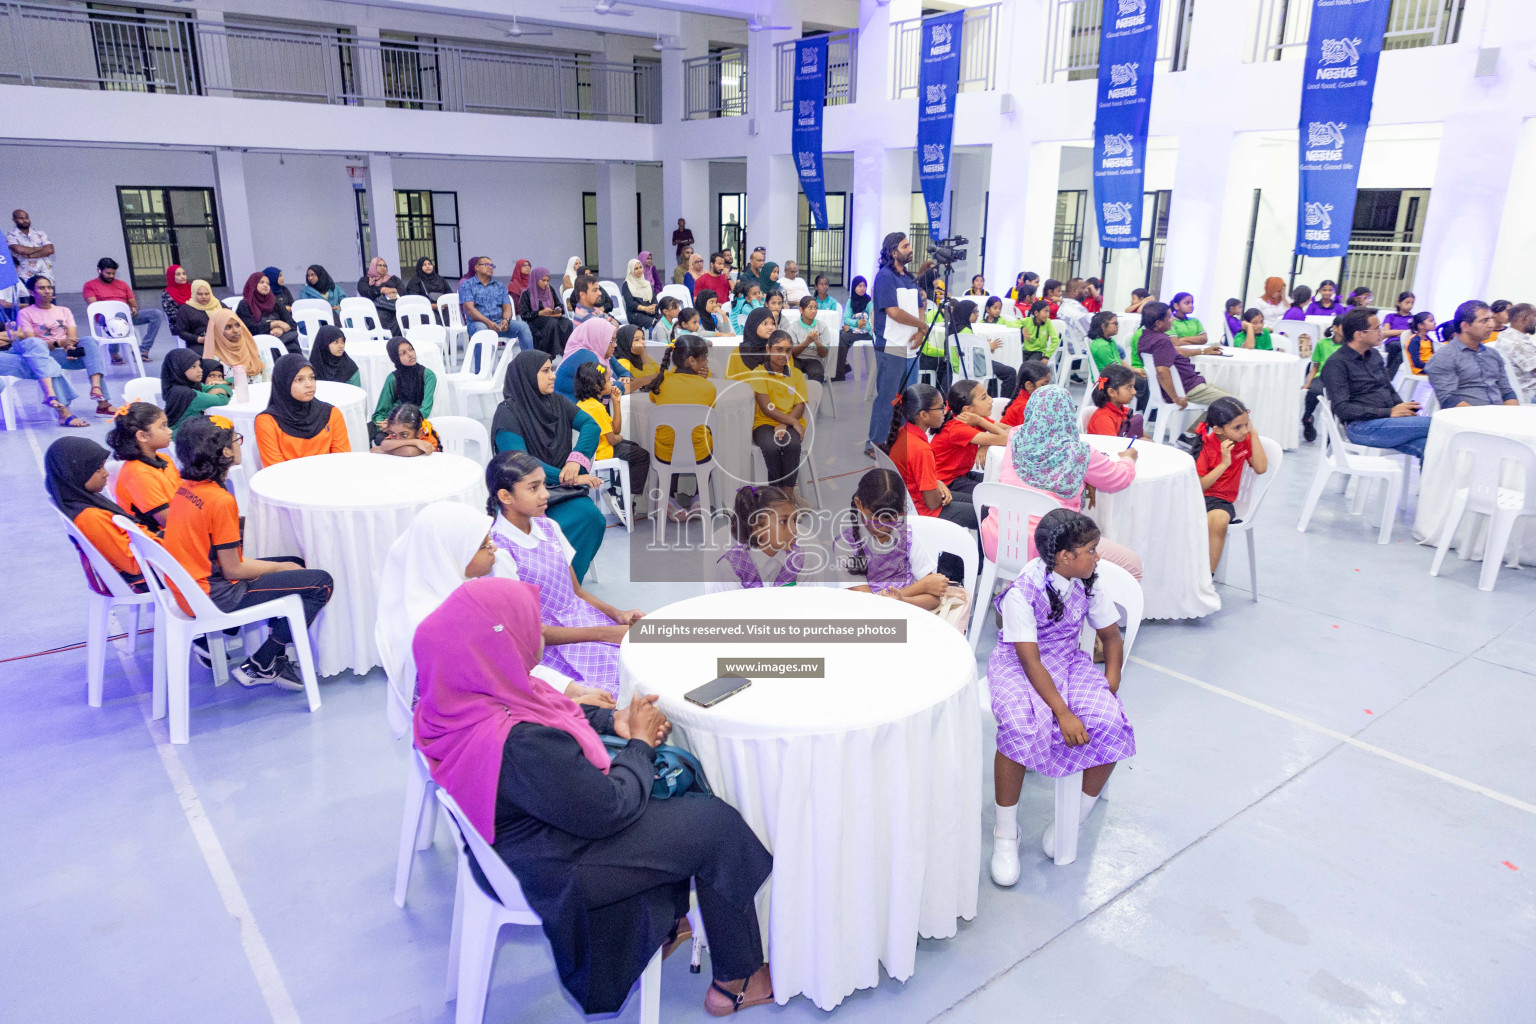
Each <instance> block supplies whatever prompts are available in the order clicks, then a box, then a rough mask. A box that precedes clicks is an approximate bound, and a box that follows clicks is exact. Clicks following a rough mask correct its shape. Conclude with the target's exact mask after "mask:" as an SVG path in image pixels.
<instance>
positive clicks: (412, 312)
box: [395, 295, 437, 334]
mask: <svg viewBox="0 0 1536 1024" xmlns="http://www.w3.org/2000/svg"><path fill="white" fill-rule="evenodd" d="M395 324H396V325H397V326H398V327H399V328H400V333H402V334H404V333H405V332H406V331H408V330H410V329H411V328H412V327H420V326H422V325H423V324H431V325H433V326H436V325H437V317H436V315H435V314H433V312H432V300H431V299H429V298H427V297H426V296H425V295H402V296H400V298H398V299H396V300H395Z"/></svg>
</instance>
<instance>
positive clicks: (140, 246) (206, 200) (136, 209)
mask: <svg viewBox="0 0 1536 1024" xmlns="http://www.w3.org/2000/svg"><path fill="white" fill-rule="evenodd" d="M117 206H118V212H119V213H120V214H121V216H122V221H123V244H124V247H125V249H126V250H127V253H128V276H129V279H130V280H131V282H132V284H133V287H135V288H163V287H164V286H165V271H166V269H167V268H169V267H171V266H177V265H179V266H182V267H185V268H186V270H187V277H188V278H189V279H191V280H197V279H199V278H201V279H202V280H205V281H207V282H208V283H209V284H211V285H213V286H214V287H222V286H224V285H225V284H227V283H228V282H226V281H225V277H224V248H223V245H222V243H221V242H220V240H219V215H218V207H217V206H216V205H215V202H214V195H213V189H211V188H154V187H142V186H132V187H129V186H119V187H118V190H117Z"/></svg>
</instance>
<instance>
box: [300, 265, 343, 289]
mask: <svg viewBox="0 0 1536 1024" xmlns="http://www.w3.org/2000/svg"><path fill="white" fill-rule="evenodd" d="M309 269H310V270H313V271H314V272H315V283H314V284H312V285H310V287H311V288H313V289H314V290H315V291H317V292H319V293H320V294H321V295H329V294H331V289H332V288H335V287H336V282H335V281H332V280H331V275H330V273H329V272H328V271H327V270H326V269H325V268H324V267H322V266H321V265H320V264H318V263H311V264H310V265H309ZM308 276H309V275H307V274H306V275H305V277H306V278H307V277H308ZM305 283H306V284H307V283H308V282H307V281H306V282H305Z"/></svg>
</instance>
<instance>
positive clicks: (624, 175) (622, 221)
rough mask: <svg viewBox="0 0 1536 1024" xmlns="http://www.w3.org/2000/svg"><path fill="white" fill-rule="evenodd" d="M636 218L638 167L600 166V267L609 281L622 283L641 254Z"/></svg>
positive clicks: (598, 248) (598, 181)
mask: <svg viewBox="0 0 1536 1024" xmlns="http://www.w3.org/2000/svg"><path fill="white" fill-rule="evenodd" d="M635 215H636V209H635V165H634V164H630V163H617V162H615V163H607V164H601V165H599V167H598V172H597V267H598V270H599V272H600V273H601V274H602V276H603V278H604V279H605V280H609V281H618V282H622V281H623V280H624V270H625V268H626V267H628V266H629V261H630V260H631V259H633V258H634V257H635V254H636V253H638V252H639V251H640V248H639V244H640V240H639V238H637V237H636V235H635ZM668 237H669V238H670V237H671V236H670V235H668ZM652 255H653V256H654V255H655V254H652ZM658 269H660V267H659V266H658Z"/></svg>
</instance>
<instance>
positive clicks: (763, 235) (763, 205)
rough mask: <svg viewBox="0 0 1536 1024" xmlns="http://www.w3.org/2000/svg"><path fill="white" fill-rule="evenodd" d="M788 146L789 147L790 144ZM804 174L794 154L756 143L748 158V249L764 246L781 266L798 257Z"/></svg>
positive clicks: (772, 260) (773, 261) (771, 260)
mask: <svg viewBox="0 0 1536 1024" xmlns="http://www.w3.org/2000/svg"><path fill="white" fill-rule="evenodd" d="M786 148H787V147H786ZM799 199H800V176H799V175H798V174H796V173H795V161H794V158H793V157H792V156H787V155H782V154H778V153H770V152H768V151H767V147H766V146H758V147H754V152H753V154H752V155H751V156H749V157H748V159H747V250H748V251H749V252H750V251H751V250H753V249H755V248H757V247H758V246H760V245H761V246H763V247H764V248H766V249H767V250H768V260H769V261H770V262H772V263H777V264H778V265H779V266H780V267H782V266H783V265H784V262H785V261H786V260H792V259H795V258H796V256H795V253H796V249H797V245H798V237H797V232H798V230H799V224H798V220H799V210H800V203H799Z"/></svg>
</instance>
